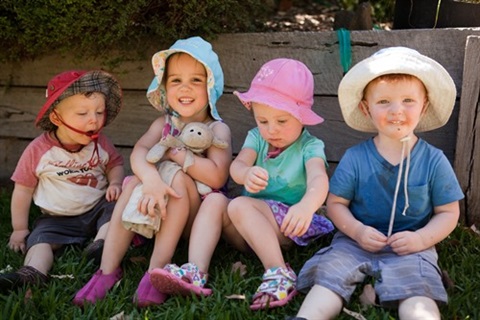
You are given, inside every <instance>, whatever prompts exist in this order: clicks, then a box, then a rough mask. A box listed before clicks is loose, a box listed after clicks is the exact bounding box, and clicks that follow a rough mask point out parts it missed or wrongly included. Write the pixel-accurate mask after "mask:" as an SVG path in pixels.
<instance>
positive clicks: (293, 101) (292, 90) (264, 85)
mask: <svg viewBox="0 0 480 320" xmlns="http://www.w3.org/2000/svg"><path fill="white" fill-rule="evenodd" d="M313 85H314V82H313V75H312V73H311V72H310V70H309V69H308V68H307V66H306V65H304V64H303V63H301V62H300V61H297V60H293V59H284V58H280V59H274V60H270V61H268V62H267V63H265V64H264V65H263V66H262V67H261V68H260V70H259V71H258V73H257V74H256V76H255V78H253V80H252V83H251V85H250V89H249V90H248V91H247V92H245V93H240V92H238V91H234V92H233V94H235V95H236V96H237V97H238V98H239V99H240V101H241V102H242V103H243V105H244V106H245V107H246V108H247V109H249V110H250V108H251V106H252V102H256V103H262V104H266V105H268V106H270V107H272V108H275V109H278V110H283V111H286V112H288V113H290V114H291V115H292V116H294V117H295V118H297V119H298V121H300V123H302V124H303V125H315V124H319V123H322V122H323V118H322V117H320V116H319V115H317V114H316V113H315V112H313V111H312V105H313Z"/></svg>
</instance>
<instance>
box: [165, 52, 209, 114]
mask: <svg viewBox="0 0 480 320" xmlns="http://www.w3.org/2000/svg"><path fill="white" fill-rule="evenodd" d="M167 63H168V65H167V75H166V79H165V88H166V90H167V101H168V104H169V105H170V107H171V108H172V109H173V110H175V111H176V112H178V113H179V114H180V116H181V117H182V118H189V121H187V122H190V121H203V120H205V117H206V116H207V115H208V107H207V108H205V106H207V104H208V94H207V72H206V71H205V67H204V66H203V65H202V64H201V63H200V62H198V61H197V60H195V59H194V58H193V57H192V56H190V55H189V54H182V53H180V54H178V53H177V54H175V55H173V56H172V57H170V59H168V62H167Z"/></svg>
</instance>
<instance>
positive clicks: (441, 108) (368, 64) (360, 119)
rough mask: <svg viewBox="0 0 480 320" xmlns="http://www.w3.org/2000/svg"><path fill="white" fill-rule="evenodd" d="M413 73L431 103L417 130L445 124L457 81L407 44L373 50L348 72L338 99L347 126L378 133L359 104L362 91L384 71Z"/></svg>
mask: <svg viewBox="0 0 480 320" xmlns="http://www.w3.org/2000/svg"><path fill="white" fill-rule="evenodd" d="M393 73H398V74H410V75H413V76H415V77H417V78H418V79H420V81H422V82H423V84H424V85H425V87H426V88H427V93H428V101H429V105H428V108H427V111H426V112H425V114H424V115H423V116H422V118H421V119H420V122H419V123H418V126H417V128H416V130H415V131H417V132H422V131H429V130H433V129H436V128H439V127H441V126H443V125H444V124H445V123H446V122H447V121H448V119H449V117H450V114H451V113H452V110H453V107H454V105H455V98H456V94H457V91H456V88H455V83H454V82H453V80H452V78H451V77H450V75H449V74H448V72H447V71H446V70H445V68H443V67H442V66H441V65H440V64H439V63H438V62H436V61H435V60H433V59H431V58H429V57H427V56H424V55H422V54H420V53H419V52H417V51H415V50H413V49H410V48H405V47H391V48H385V49H382V50H380V51H378V52H376V53H374V54H373V55H372V56H370V57H369V58H366V59H365V60H362V61H360V62H359V63H357V64H356V65H355V66H353V67H352V69H350V71H348V72H347V74H346V75H345V76H344V78H343V79H342V81H341V82H340V85H339V87H338V99H339V103H340V108H341V110H342V115H343V118H344V119H345V122H346V123H347V125H348V126H350V127H351V128H353V129H355V130H358V131H363V132H376V128H375V127H374V126H373V124H372V122H371V121H370V119H369V118H367V117H365V115H364V114H363V113H362V112H361V110H360V108H359V107H358V104H359V103H360V101H361V99H362V97H363V90H364V89H365V87H366V86H367V84H368V83H369V82H370V81H372V80H373V79H375V78H377V77H379V76H381V75H385V74H393Z"/></svg>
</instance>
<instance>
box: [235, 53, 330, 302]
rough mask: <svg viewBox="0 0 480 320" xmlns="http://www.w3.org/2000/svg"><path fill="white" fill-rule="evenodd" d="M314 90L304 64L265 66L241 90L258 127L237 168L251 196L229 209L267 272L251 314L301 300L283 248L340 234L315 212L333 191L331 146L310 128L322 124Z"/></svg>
mask: <svg viewBox="0 0 480 320" xmlns="http://www.w3.org/2000/svg"><path fill="white" fill-rule="evenodd" d="M313 88H314V81H313V75H312V73H311V72H310V70H309V69H308V68H307V67H306V66H305V65H304V64H303V63H301V62H300V61H297V60H293V59H274V60H271V61H269V62H267V63H266V64H264V65H263V66H262V67H261V69H260V70H259V71H258V73H257V75H256V76H255V78H254V79H253V81H252V83H251V86H250V89H249V90H248V91H247V92H245V93H239V92H235V95H237V96H238V98H239V99H240V101H241V102H242V103H243V104H244V105H245V106H246V107H247V108H248V109H249V110H252V113H253V116H254V118H255V122H256V123H257V127H256V128H254V129H252V130H250V131H249V132H248V135H247V137H246V140H245V142H244V144H243V147H242V150H241V151H240V153H239V154H238V156H237V157H236V158H235V160H234V161H233V162H232V165H231V166H230V174H231V176H232V178H233V179H234V180H235V182H237V183H238V184H241V185H243V186H244V188H245V192H244V194H243V195H242V196H240V197H237V198H235V199H233V200H232V201H231V202H230V203H229V205H228V217H229V219H230V220H231V223H232V225H233V226H234V228H235V229H236V231H237V233H238V235H237V236H238V237H239V239H241V241H243V242H244V245H245V246H248V247H250V248H251V249H253V251H254V252H255V253H256V255H257V256H258V258H259V259H260V261H261V262H262V264H263V267H264V268H265V273H264V274H263V277H262V284H261V285H260V286H259V287H258V289H257V291H256V293H255V294H254V296H253V303H252V305H251V309H252V310H257V309H263V308H267V307H270V308H271V307H278V306H283V305H285V304H286V303H288V301H290V299H291V298H292V297H293V296H294V295H295V294H296V274H295V272H294V271H293V270H292V269H291V267H290V266H289V265H288V263H286V262H285V261H284V258H283V254H282V248H285V247H289V246H291V245H292V244H297V245H300V246H306V245H308V244H309V243H310V242H311V241H313V240H315V239H317V238H318V237H320V236H322V235H325V234H327V233H329V232H331V231H332V230H333V225H332V223H331V222H330V221H329V220H328V219H326V218H325V217H324V216H322V215H318V214H316V211H317V210H318V209H319V208H320V206H321V205H322V204H323V203H324V202H325V199H326V196H327V192H328V176H327V172H326V168H327V166H328V164H327V160H326V157H325V152H324V143H323V142H322V141H321V140H320V139H318V138H316V137H314V136H312V135H311V134H310V133H309V132H308V130H307V129H306V128H305V126H306V125H316V124H320V123H322V122H323V119H322V118H321V117H320V116H319V115H317V114H316V113H315V112H314V111H312V105H313ZM237 241H239V240H237Z"/></svg>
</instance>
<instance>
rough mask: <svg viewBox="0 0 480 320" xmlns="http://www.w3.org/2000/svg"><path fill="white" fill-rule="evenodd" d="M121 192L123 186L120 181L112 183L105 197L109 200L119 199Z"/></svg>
mask: <svg viewBox="0 0 480 320" xmlns="http://www.w3.org/2000/svg"><path fill="white" fill-rule="evenodd" d="M120 193H122V186H121V185H120V184H119V183H114V184H110V185H109V186H108V188H107V192H106V194H105V198H106V199H107V201H108V202H110V201H114V200H118V197H119V196H120Z"/></svg>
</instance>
